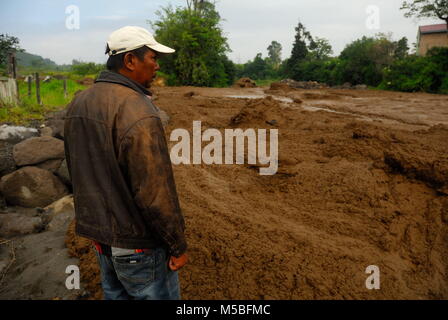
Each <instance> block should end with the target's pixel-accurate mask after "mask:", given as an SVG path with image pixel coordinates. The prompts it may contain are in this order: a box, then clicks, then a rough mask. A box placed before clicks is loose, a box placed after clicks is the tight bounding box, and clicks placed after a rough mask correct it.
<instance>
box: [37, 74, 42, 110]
mask: <svg viewBox="0 0 448 320" xmlns="http://www.w3.org/2000/svg"><path fill="white" fill-rule="evenodd" d="M36 98H37V104H39V105H41V104H42V101H41V100H40V79H39V73H37V72H36Z"/></svg>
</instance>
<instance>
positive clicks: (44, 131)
mask: <svg viewBox="0 0 448 320" xmlns="http://www.w3.org/2000/svg"><path fill="white" fill-rule="evenodd" d="M40 136H41V137H53V129H51V128H50V127H43V128H41V129H40Z"/></svg>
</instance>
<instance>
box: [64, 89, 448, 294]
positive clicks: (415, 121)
mask: <svg viewBox="0 0 448 320" xmlns="http://www.w3.org/2000/svg"><path fill="white" fill-rule="evenodd" d="M154 92H155V94H156V99H155V100H156V105H157V106H159V107H160V108H161V109H163V110H165V111H166V112H167V113H168V115H169V116H170V117H171V120H170V122H169V124H168V126H167V128H166V134H167V139H168V140H169V135H170V133H171V131H172V130H174V129H177V128H184V129H187V130H188V131H189V132H190V133H191V132H192V122H193V121H194V120H200V121H202V130H206V129H208V128H216V129H218V130H220V131H221V132H222V131H223V130H224V129H225V128H243V129H244V128H255V129H258V128H260V129H261V128H265V129H278V130H279V170H278V172H277V174H276V175H273V176H261V175H259V172H258V167H257V166H251V165H247V164H246V165H205V164H202V165H177V166H174V174H175V178H176V183H177V188H178V193H179V197H180V203H181V207H182V209H183V212H184V215H185V219H186V225H187V239H188V242H189V250H188V254H189V257H190V263H189V264H188V265H187V266H185V267H184V269H182V270H181V272H180V279H181V288H182V296H183V298H184V299H447V298H448V269H447V267H448V255H447V244H448V228H447V223H448V197H447V195H448V154H447V152H446V151H447V149H448V96H446V95H445V96H444V95H431V94H421V93H414V94H408V93H397V92H384V91H357V90H333V89H322V90H299V89H293V90H292V89H287V88H284V90H269V89H268V88H250V89H249V88H247V89H243V88H240V89H238V88H231V89H210V88H192V87H177V88H176V87H174V88H173V87H164V88H155V89H154ZM244 97H246V98H244ZM272 120H275V121H272ZM268 122H269V123H268ZM169 144H170V147H172V146H173V145H174V144H175V142H170V143H169ZM205 145H206V143H204V144H203V146H205ZM66 243H67V245H68V247H69V250H70V252H71V253H72V254H74V255H75V256H77V257H79V258H80V261H81V262H80V263H81V265H80V267H81V276H82V279H83V281H84V284H85V287H86V288H87V289H88V290H90V292H91V298H94V299H99V298H101V287H100V285H99V281H100V280H99V273H98V269H97V266H96V260H95V257H94V256H93V253H92V250H91V249H90V247H89V242H88V241H86V240H83V239H79V238H77V237H75V236H74V235H73V224H72V226H71V227H70V228H69V231H68V234H67V239H66ZM370 265H376V266H378V267H379V269H380V272H381V278H380V279H381V288H380V289H379V290H368V289H367V288H366V285H365V282H366V279H367V277H368V276H369V274H366V268H367V267H368V266H370Z"/></svg>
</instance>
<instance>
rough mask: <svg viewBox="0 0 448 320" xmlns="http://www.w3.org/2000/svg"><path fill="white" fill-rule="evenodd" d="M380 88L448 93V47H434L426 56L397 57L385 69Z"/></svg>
mask: <svg viewBox="0 0 448 320" xmlns="http://www.w3.org/2000/svg"><path fill="white" fill-rule="evenodd" d="M380 88H382V89H390V90H398V91H407V92H414V91H425V92H433V93H445V94H448V48H437V47H436V48H432V49H431V50H429V51H428V54H427V56H426V57H418V56H416V55H412V56H409V57H406V58H404V59H397V60H396V61H394V63H393V64H392V65H391V66H390V67H388V68H386V69H385V70H384V73H383V81H382V82H381V85H380Z"/></svg>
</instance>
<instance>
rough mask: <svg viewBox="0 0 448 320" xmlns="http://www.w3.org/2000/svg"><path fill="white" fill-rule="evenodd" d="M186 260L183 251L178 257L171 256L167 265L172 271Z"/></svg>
mask: <svg viewBox="0 0 448 320" xmlns="http://www.w3.org/2000/svg"><path fill="white" fill-rule="evenodd" d="M187 261H188V258H187V255H186V254H185V253H184V254H183V255H181V256H180V257H179V258H176V257H173V256H172V257H171V258H170V261H169V263H168V266H169V267H170V269H171V270H172V271H177V270H179V269H180V268H182V267H183V266H184V265H185V264H186V263H187Z"/></svg>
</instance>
